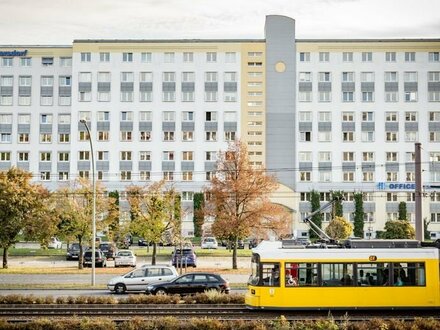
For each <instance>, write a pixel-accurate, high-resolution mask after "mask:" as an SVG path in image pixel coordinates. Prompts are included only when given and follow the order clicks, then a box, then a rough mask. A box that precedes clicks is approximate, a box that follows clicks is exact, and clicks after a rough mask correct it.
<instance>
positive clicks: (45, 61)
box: [41, 57, 53, 66]
mask: <svg viewBox="0 0 440 330" xmlns="http://www.w3.org/2000/svg"><path fill="white" fill-rule="evenodd" d="M41 64H42V65H43V66H52V65H53V57H42V58H41Z"/></svg>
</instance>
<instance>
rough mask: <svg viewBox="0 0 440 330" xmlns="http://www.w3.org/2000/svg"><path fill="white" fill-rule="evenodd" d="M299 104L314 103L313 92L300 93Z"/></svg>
mask: <svg viewBox="0 0 440 330" xmlns="http://www.w3.org/2000/svg"><path fill="white" fill-rule="evenodd" d="M298 101H299V102H312V92H298Z"/></svg>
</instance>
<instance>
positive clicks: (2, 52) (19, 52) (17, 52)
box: [0, 49, 27, 57]
mask: <svg viewBox="0 0 440 330" xmlns="http://www.w3.org/2000/svg"><path fill="white" fill-rule="evenodd" d="M26 55H27V49H25V50H0V56H12V57H14V56H26Z"/></svg>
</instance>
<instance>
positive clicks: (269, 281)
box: [261, 263, 280, 286]
mask: <svg viewBox="0 0 440 330" xmlns="http://www.w3.org/2000/svg"><path fill="white" fill-rule="evenodd" d="M261 273H262V274H261V275H262V278H263V286H280V264H279V263H262V264H261Z"/></svg>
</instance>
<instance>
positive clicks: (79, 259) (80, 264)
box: [78, 238, 84, 269]
mask: <svg viewBox="0 0 440 330" xmlns="http://www.w3.org/2000/svg"><path fill="white" fill-rule="evenodd" d="M78 243H79V254H78V269H83V268H84V266H83V254H84V252H83V246H82V238H78Z"/></svg>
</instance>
